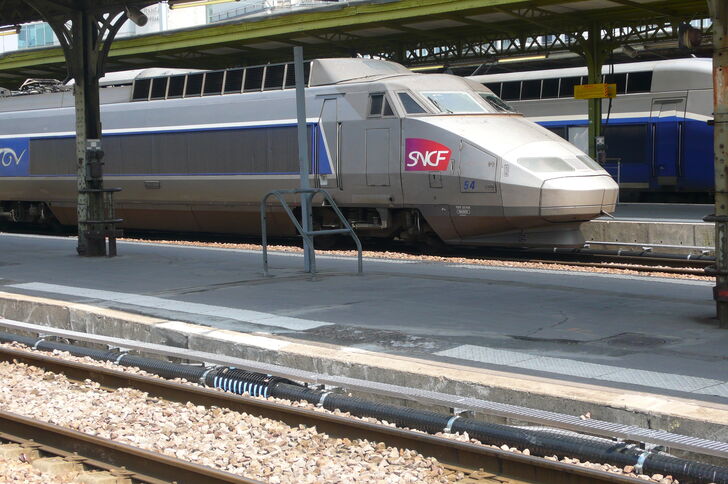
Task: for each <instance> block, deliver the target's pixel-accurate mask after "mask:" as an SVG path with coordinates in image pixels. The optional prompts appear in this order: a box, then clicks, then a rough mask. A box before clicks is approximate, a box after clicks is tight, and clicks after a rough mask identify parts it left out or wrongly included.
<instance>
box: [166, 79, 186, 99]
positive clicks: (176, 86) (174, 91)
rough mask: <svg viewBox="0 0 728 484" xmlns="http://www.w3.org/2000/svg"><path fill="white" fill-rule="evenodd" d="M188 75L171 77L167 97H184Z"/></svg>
mask: <svg viewBox="0 0 728 484" xmlns="http://www.w3.org/2000/svg"><path fill="white" fill-rule="evenodd" d="M186 78H187V76H172V77H170V78H169V88H168V89H167V99H170V98H175V97H182V95H183V94H184V93H185V79H186Z"/></svg>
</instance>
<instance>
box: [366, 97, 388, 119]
mask: <svg viewBox="0 0 728 484" xmlns="http://www.w3.org/2000/svg"><path fill="white" fill-rule="evenodd" d="M383 104H384V94H370V95H369V116H381V115H382V105H383Z"/></svg>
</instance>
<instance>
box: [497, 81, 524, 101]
mask: <svg viewBox="0 0 728 484" xmlns="http://www.w3.org/2000/svg"><path fill="white" fill-rule="evenodd" d="M501 89H502V91H501V96H500V97H501V99H503V100H504V101H518V100H519V99H521V81H508V82H504V83H503V87H502V88H501Z"/></svg>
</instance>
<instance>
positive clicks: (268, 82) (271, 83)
mask: <svg viewBox="0 0 728 484" xmlns="http://www.w3.org/2000/svg"><path fill="white" fill-rule="evenodd" d="M285 73H286V65H285V64H278V65H274V66H268V69H267V70H266V72H265V86H264V89H265V90H266V91H267V90H270V89H283V75H284V74H285Z"/></svg>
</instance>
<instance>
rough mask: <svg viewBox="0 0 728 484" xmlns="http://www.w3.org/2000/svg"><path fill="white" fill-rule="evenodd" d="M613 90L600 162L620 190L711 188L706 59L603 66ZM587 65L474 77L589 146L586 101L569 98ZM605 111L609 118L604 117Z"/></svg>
mask: <svg viewBox="0 0 728 484" xmlns="http://www.w3.org/2000/svg"><path fill="white" fill-rule="evenodd" d="M603 73H604V82H609V83H615V84H616V85H617V97H616V98H614V99H613V100H612V108H611V112H609V111H610V110H609V101H608V100H606V99H605V100H603V102H602V114H603V123H602V126H603V133H602V134H603V135H604V136H605V138H606V145H607V147H606V153H607V159H606V163H605V164H604V167H605V168H606V169H607V171H609V173H610V174H612V176H614V178H615V179H616V180H617V181H618V182H619V186H620V188H621V189H622V191H623V193H625V192H626V194H627V195H631V198H638V197H639V198H642V199H676V200H677V199H685V200H689V199H693V200H696V199H701V195H702V197H703V198H704V199H705V201H707V198H708V194H709V193H711V192H713V191H714V174H713V128H712V126H709V125H708V123H707V121H708V120H710V119H712V117H713V115H712V112H713V81H712V62H711V59H674V60H666V61H655V62H636V63H629V64H618V65H615V66H614V68H613V71H612V70H611V69H610V67H609V66H605V67H604V70H603ZM586 74H587V72H586V67H583V68H569V69H552V70H542V71H531V72H518V73H508V74H493V75H483V76H474V77H471V78H470V79H472V80H475V81H477V82H480V83H483V84H484V85H485V86H487V87H488V88H490V89H491V90H492V91H493V92H494V93H495V94H496V95H498V96H500V97H501V98H502V99H503V100H505V101H507V102H508V103H509V104H511V105H513V106H514V108H515V109H517V110H518V111H519V112H522V113H523V114H524V115H526V116H527V117H528V118H529V119H531V120H533V121H535V122H537V123H539V124H540V125H542V126H545V127H546V128H548V129H550V130H551V131H553V132H554V133H556V134H558V135H559V136H561V137H562V138H564V139H567V140H569V141H570V142H572V143H573V144H575V145H576V146H578V147H579V148H580V149H582V150H584V151H588V149H587V147H588V139H587V136H588V135H587V131H588V129H587V125H588V115H587V102H586V101H583V100H576V99H574V98H573V94H574V86H575V85H578V84H586V83H587V77H586ZM607 116H609V118H608V119H607Z"/></svg>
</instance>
